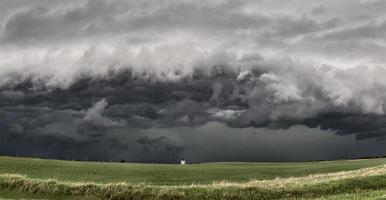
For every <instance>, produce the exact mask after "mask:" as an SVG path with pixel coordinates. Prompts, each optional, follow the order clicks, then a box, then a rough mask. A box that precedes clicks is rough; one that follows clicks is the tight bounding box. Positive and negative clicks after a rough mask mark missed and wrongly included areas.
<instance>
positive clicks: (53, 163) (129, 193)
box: [0, 157, 386, 199]
mask: <svg viewBox="0 0 386 200" xmlns="http://www.w3.org/2000/svg"><path fill="white" fill-rule="evenodd" d="M385 164H386V159H384V158H380V159H361V160H342V161H323V162H294V163H241V162H232V163H202V164H188V165H184V166H182V165H177V164H139V163H101V162H77V161H59V160H44V159H33V158H12V157H0V199H386V166H385Z"/></svg>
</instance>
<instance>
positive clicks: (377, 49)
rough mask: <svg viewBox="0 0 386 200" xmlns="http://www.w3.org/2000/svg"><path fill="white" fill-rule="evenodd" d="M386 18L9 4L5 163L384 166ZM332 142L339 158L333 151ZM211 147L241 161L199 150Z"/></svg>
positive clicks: (324, 7)
mask: <svg viewBox="0 0 386 200" xmlns="http://www.w3.org/2000/svg"><path fill="white" fill-rule="evenodd" d="M382 6H386V5H385V2H384V1H381V0H372V1H360V0H358V1H348V0H339V1H332V0H327V1H323V2H317V1H305V0H304V1H303V0H289V1H286V2H282V1H278V0H273V1H265V0H262V1H249V0H239V1H227V0H215V1H210V2H208V1H185V0H184V1H175V0H167V1H162V2H161V1H158V0H149V1H120V0H89V1H65V2H64V1H56V0H53V1H45V0H43V1H34V0H33V1H25V0H16V1H10V0H5V1H2V2H1V3H0V13H1V14H0V23H1V26H0V45H1V46H0V134H1V140H0V143H1V144H2V145H1V147H0V153H3V154H7V155H15V154H20V155H28V156H45V157H58V158H65V157H66V156H68V155H71V156H72V157H74V158H76V159H82V158H83V159H84V157H88V158H89V159H94V160H97V159H98V160H99V159H103V160H110V159H116V160H119V159H126V160H128V161H140V162H176V161H178V159H179V158H180V157H182V156H183V157H185V158H187V159H189V157H190V159H191V160H193V161H222V160H228V161H229V160H242V161H258V160H264V161H270V160H274V161H278V160H286V161H288V160H312V159H314V160H317V159H333V158H345V157H350V158H351V157H355V156H367V155H381V154H384V153H385V152H384V151H382V148H380V146H381V145H383V143H384V138H385V136H386V132H385V130H386V126H385V123H384V122H385V112H386V106H385V105H386V104H385V103H386V80H385V79H384V77H385V75H386V68H385V66H384V63H385V58H384V53H385V52H386V51H385V50H386V46H385V36H386V35H385V34H384V33H385V31H386V21H385V17H386V16H385V14H384V12H383V10H382V9H381V8H382ZM349 10H350V12H348V11H349ZM354 11H355V12H354ZM157 131H159V133H157ZM297 131H300V132H302V133H295V132H297ZM212 132H214V133H212ZM227 132H235V133H234V134H231V135H230V134H227ZM267 132H269V133H270V134H266V133H267ZM284 132H285V133H286V134H285V135H283V134H281V133H284ZM187 133H189V134H187ZM307 133H309V135H307ZM326 134H327V135H330V136H322V137H323V138H321V139H320V140H318V139H315V141H316V143H318V142H320V144H319V145H317V146H316V147H315V148H314V149H313V150H312V151H310V152H312V153H304V154H303V153H299V154H298V156H295V155H289V154H285V153H284V152H286V151H287V152H288V150H289V149H291V147H290V145H286V144H284V143H283V141H291V144H296V145H300V146H302V145H303V146H302V147H309V145H308V144H306V142H304V140H302V138H303V139H304V138H310V139H311V138H318V137H319V136H317V135H326ZM278 135H280V137H278ZM238 137H239V138H238ZM291 137H292V138H291ZM237 138H238V139H237ZM243 138H244V139H243ZM245 138H248V139H247V140H248V141H251V142H248V143H245V141H246V140H245ZM289 138H291V139H289ZM268 140H269V141H270V143H271V145H272V146H270V145H266V144H263V143H262V141H268ZM311 140H312V139H311ZM332 140H337V142H336V143H332V144H334V147H333V148H332V149H336V151H335V152H334V151H330V150H328V148H324V144H328V143H329V141H332ZM353 141H354V142H353ZM355 141H357V142H358V144H355ZM240 143H244V145H246V148H248V150H242V149H238V148H236V147H237V146H238V145H240ZM254 144H255V145H254ZM279 144H280V145H282V146H283V147H285V148H283V149H284V150H283V151H280V150H278V149H276V150H273V148H272V147H274V146H276V145H279ZM356 145H357V146H356ZM370 146H374V147H370ZM17 147H20V148H17ZM302 147H299V149H301V148H302ZM356 147H358V148H359V149H362V148H363V149H365V150H364V151H365V153H363V152H362V153H359V152H358V151H354V150H353V149H355V148H356ZM210 148H213V149H216V148H219V149H227V148H232V149H238V151H235V152H229V154H227V155H225V156H224V155H218V154H215V153H213V154H205V153H203V151H202V150H200V149H207V151H210V150H209V149H210ZM294 149H296V148H294ZM267 151H269V152H272V153H268V154H267V155H265V154H263V153H261V152H267ZM298 151H300V150H298ZM219 152H221V151H219ZM280 154H283V157H280V156H279V155H280ZM187 156H188V157H187ZM238 156H239V157H238ZM237 158H239V159H237ZM270 158H271V159H270Z"/></svg>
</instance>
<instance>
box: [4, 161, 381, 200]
mask: <svg viewBox="0 0 386 200" xmlns="http://www.w3.org/2000/svg"><path fill="white" fill-rule="evenodd" d="M311 180H314V181H311ZM280 182H281V183H280ZM280 185H281V186H280ZM381 189H386V167H385V166H383V167H374V168H368V169H363V170H355V171H349V172H340V173H330V174H324V175H314V176H313V177H312V176H306V177H298V178H287V179H285V178H283V179H275V180H268V181H260V183H259V181H251V182H248V183H244V184H242V183H237V184H232V183H225V182H222V183H213V184H206V185H183V186H157V185H148V184H130V183H114V184H97V183H72V182H63V181H57V180H43V179H33V178H28V177H27V176H22V175H14V174H2V175H0V191H2V190H3V191H5V190H12V191H15V190H16V191H22V192H27V193H34V194H49V195H53V196H83V197H88V198H92V199H117V200H118V199H119V200H120V199H132V200H136V199H138V200H169V199H172V200H177V199H178V200H185V199H186V200H193V199H204V200H206V199H208V200H209V199H232V200H233V199H234V200H244V199H245V200H247V199H283V198H314V197H323V196H326V195H336V194H347V193H358V192H366V191H373V190H381Z"/></svg>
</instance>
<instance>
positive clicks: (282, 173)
mask: <svg viewBox="0 0 386 200" xmlns="http://www.w3.org/2000/svg"><path fill="white" fill-rule="evenodd" d="M382 164H386V159H368V160H352V161H328V162H299V163H204V164H193V165H186V166H180V165H173V164H135V163H96V162H75V161H59V160H43V159H29V158H12V157H0V174H3V173H10V174H22V175H27V176H28V177H30V178H40V179H55V180H59V181H71V182H96V183H117V182H129V183H142V182H146V183H148V184H153V185H180V184H192V183H195V184H210V183H213V182H215V181H223V180H226V181H231V182H245V181H249V180H251V179H265V180H267V179H274V178H276V177H296V176H305V175H309V174H316V173H330V172H337V171H347V170H356V169H360V168H366V167H372V166H377V165H382Z"/></svg>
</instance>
